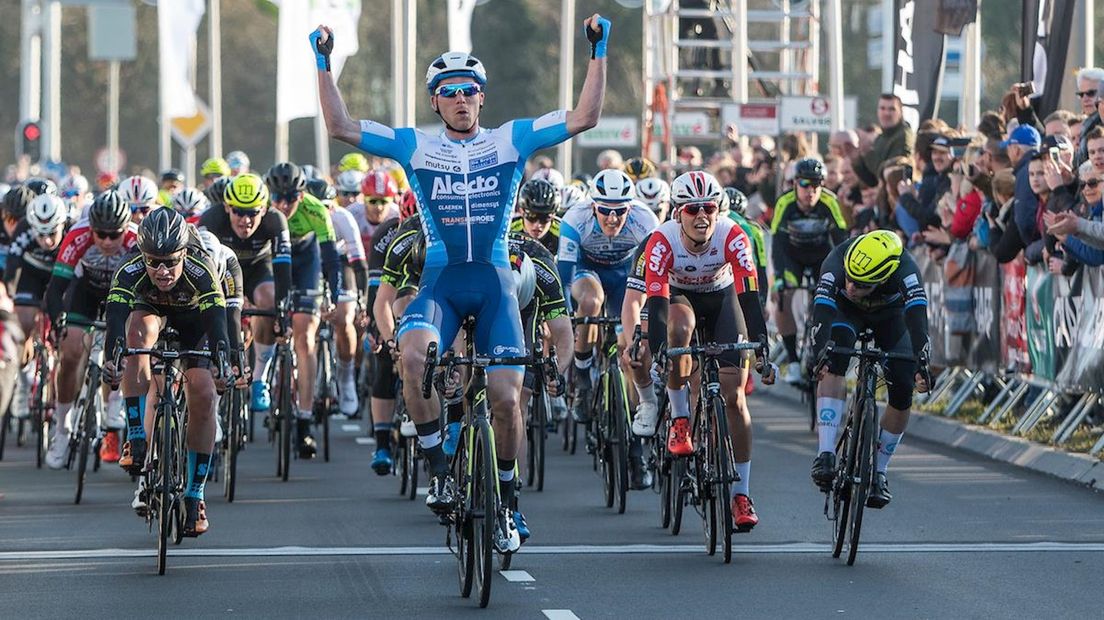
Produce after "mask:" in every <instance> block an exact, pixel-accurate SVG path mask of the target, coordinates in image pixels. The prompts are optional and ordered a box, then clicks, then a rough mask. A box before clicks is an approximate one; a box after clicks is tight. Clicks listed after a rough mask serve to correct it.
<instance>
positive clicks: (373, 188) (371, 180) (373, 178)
mask: <svg viewBox="0 0 1104 620" xmlns="http://www.w3.org/2000/svg"><path fill="white" fill-rule="evenodd" d="M360 192H361V193H362V194H364V196H365V197H366V198H372V197H382V198H397V197H398V196H399V184H398V183H396V182H395V179H394V178H393V177H392V176H391V175H389V174H387V173H386V172H384V171H383V170H373V171H371V172H369V173H368V174H367V175H365V176H364V180H363V181H361V182H360Z"/></svg>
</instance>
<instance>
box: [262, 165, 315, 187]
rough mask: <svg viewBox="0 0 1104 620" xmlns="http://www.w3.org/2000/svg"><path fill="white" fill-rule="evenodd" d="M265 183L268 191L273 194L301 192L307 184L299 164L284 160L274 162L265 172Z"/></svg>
mask: <svg viewBox="0 0 1104 620" xmlns="http://www.w3.org/2000/svg"><path fill="white" fill-rule="evenodd" d="M265 183H266V184H267V185H268V191H270V192H272V193H273V194H290V193H292V192H301V191H303V189H304V188H306V186H307V178H306V177H305V176H303V171H302V170H300V169H299V166H296V165H295V164H293V163H291V162H290V161H285V162H281V163H278V164H276V165H275V166H273V167H271V168H269V169H268V172H266V173H265Z"/></svg>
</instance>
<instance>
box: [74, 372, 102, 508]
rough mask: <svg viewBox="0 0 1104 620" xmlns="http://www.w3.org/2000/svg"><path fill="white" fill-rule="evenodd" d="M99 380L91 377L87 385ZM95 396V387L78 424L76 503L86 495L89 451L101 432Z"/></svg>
mask: <svg viewBox="0 0 1104 620" xmlns="http://www.w3.org/2000/svg"><path fill="white" fill-rule="evenodd" d="M91 372H92V371H90V374H91ZM99 381H100V379H99V377H98V376H96V377H95V383H92V382H91V378H90V380H89V383H87V384H86V385H85V387H86V388H87V387H88V385H98V384H99ZM95 396H96V393H95V389H94V388H93V390H92V393H91V394H90V395H87V396H86V398H85V401H86V402H84V403H82V404H83V407H81V419H80V420H79V422H78V424H79V426H77V428H78V429H79V430H78V431H77V436H78V440H77V441H78V445H79V447H78V448H77V494H76V497H75V498H74V499H73V503H74V504H79V503H80V502H81V497H82V496H83V495H84V482H85V474H86V472H87V471H88V452H89V449H90V447H91V445H92V441H93V439H95V437H96V436H97V434H98V432H99V428H98V425H97V424H96V398H95Z"/></svg>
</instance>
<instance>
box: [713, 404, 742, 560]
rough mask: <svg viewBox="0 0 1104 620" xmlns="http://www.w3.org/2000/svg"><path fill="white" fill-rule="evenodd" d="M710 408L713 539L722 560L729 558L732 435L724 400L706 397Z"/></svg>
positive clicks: (733, 476) (730, 550)
mask: <svg viewBox="0 0 1104 620" xmlns="http://www.w3.org/2000/svg"><path fill="white" fill-rule="evenodd" d="M710 408H711V409H712V411H713V416H714V418H713V419H714V420H715V424H714V429H716V437H715V439H714V446H715V448H716V465H715V469H714V471H715V472H716V476H717V480H716V482H715V483H714V485H713V495H714V499H715V500H716V501H715V502H714V506H713V508H714V523H715V527H716V529H717V539H718V542H720V544H721V550H722V552H723V554H724V562H725V564H728V563H730V562H732V527H733V522H732V501H731V500H732V482H733V481H734V479H735V478H736V474H735V467H734V466H733V464H732V437H731V436H730V435H729V429H728V418H727V417H726V416H725V411H726V407H725V401H724V399H723V398H721V397H720V396H714V397H712V398H711V399H710Z"/></svg>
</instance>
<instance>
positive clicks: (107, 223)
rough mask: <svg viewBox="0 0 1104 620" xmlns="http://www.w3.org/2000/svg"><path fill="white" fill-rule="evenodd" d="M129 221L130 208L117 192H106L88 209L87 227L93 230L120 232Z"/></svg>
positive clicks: (97, 197)
mask: <svg viewBox="0 0 1104 620" xmlns="http://www.w3.org/2000/svg"><path fill="white" fill-rule="evenodd" d="M129 221H130V206H129V205H127V203H126V201H125V200H123V197H122V196H120V195H119V192H117V191H115V190H113V189H112V190H108V191H106V192H104V193H102V194H100V195H99V196H96V200H95V201H94V202H93V203H92V206H91V207H89V208H88V225H89V226H90V227H91V228H92V229H93V230H122V229H123V228H125V227H126V225H127V222H129Z"/></svg>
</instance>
